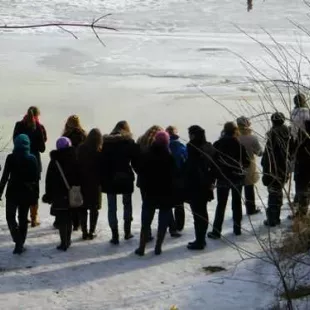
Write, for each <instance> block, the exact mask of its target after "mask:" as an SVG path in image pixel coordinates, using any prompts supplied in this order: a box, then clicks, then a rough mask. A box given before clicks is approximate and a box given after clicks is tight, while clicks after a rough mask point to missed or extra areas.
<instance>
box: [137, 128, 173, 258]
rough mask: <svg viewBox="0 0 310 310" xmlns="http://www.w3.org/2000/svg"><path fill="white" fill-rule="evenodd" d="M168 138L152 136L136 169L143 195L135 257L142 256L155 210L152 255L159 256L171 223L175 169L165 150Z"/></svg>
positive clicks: (158, 134)
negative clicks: (153, 249)
mask: <svg viewBox="0 0 310 310" xmlns="http://www.w3.org/2000/svg"><path fill="white" fill-rule="evenodd" d="M169 140H170V139H169V134H168V133H167V132H165V131H160V132H158V133H157V134H156V136H155V140H154V142H153V144H152V146H151V148H150V150H149V151H148V152H147V153H146V154H145V155H144V156H142V157H141V159H140V163H139V165H138V167H137V170H138V174H139V177H140V188H141V190H142V191H143V193H144V199H143V204H144V205H145V206H144V208H143V209H142V227H141V235H140V246H139V248H138V249H137V250H136V251H135V253H136V254H137V255H139V256H143V255H144V252H145V246H146V242H147V240H148V234H149V227H150V225H151V222H152V219H153V214H154V210H155V209H159V213H158V230H157V240H156V246H155V254H156V255H160V254H161V251H162V250H161V247H162V243H163V241H164V238H165V234H166V231H167V228H168V226H169V223H170V219H171V212H172V207H173V206H175V205H176V201H177V198H178V197H176V192H175V189H174V184H175V178H176V173H177V167H176V163H175V160H174V158H173V156H172V154H171V153H170V150H169Z"/></svg>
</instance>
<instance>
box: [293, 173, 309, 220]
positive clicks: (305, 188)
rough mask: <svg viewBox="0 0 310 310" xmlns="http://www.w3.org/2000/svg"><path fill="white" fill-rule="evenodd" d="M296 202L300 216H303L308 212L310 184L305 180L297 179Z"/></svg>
mask: <svg viewBox="0 0 310 310" xmlns="http://www.w3.org/2000/svg"><path fill="white" fill-rule="evenodd" d="M295 190H296V202H297V203H298V211H297V212H298V214H299V215H301V216H303V215H306V214H307V212H308V206H309V202H310V201H309V200H310V199H309V198H310V197H309V193H310V183H309V182H308V181H307V180H305V179H303V178H298V177H296V178H295Z"/></svg>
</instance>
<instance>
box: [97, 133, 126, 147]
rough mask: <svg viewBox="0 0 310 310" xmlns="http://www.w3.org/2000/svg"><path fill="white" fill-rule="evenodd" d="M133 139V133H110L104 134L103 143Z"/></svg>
mask: <svg viewBox="0 0 310 310" xmlns="http://www.w3.org/2000/svg"><path fill="white" fill-rule="evenodd" d="M128 140H132V135H131V134H129V133H123V132H120V133H116V134H109V135H104V136H103V145H104V143H107V142H111V143H112V142H119V141H128Z"/></svg>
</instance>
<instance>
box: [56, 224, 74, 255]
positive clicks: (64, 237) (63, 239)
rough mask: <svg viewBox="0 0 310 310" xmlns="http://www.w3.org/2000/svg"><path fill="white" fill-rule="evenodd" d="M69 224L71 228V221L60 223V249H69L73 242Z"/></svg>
mask: <svg viewBox="0 0 310 310" xmlns="http://www.w3.org/2000/svg"><path fill="white" fill-rule="evenodd" d="M68 226H70V229H71V223H70V224H61V225H59V236H60V245H59V246H58V247H57V249H58V250H61V251H67V249H68V248H69V246H70V244H71V236H69V235H68V233H69V231H68V230H69V229H68ZM71 230H72V229H71Z"/></svg>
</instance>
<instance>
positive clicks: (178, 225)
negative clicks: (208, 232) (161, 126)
mask: <svg viewBox="0 0 310 310" xmlns="http://www.w3.org/2000/svg"><path fill="white" fill-rule="evenodd" d="M166 131H167V132H168V134H169V136H170V143H169V148H170V151H171V154H172V156H173V157H174V159H175V161H176V164H177V168H178V173H179V180H180V182H182V181H184V173H185V162H186V160H187V149H186V146H185V145H184V144H183V143H182V142H181V141H180V138H179V134H178V130H177V128H176V127H174V126H169V127H167V129H166ZM174 223H175V230H176V231H182V230H183V228H184V224H185V210H184V204H181V205H179V206H176V207H175V208H174V219H172V224H174Z"/></svg>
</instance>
